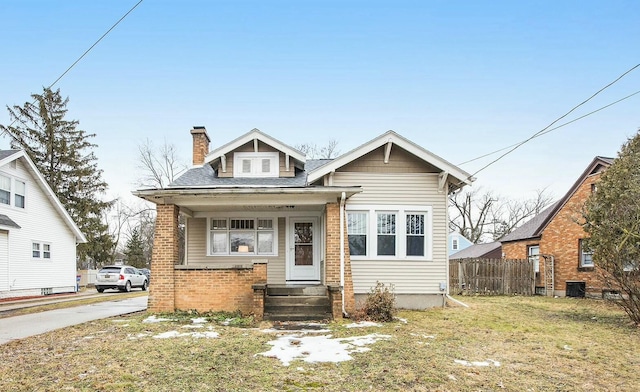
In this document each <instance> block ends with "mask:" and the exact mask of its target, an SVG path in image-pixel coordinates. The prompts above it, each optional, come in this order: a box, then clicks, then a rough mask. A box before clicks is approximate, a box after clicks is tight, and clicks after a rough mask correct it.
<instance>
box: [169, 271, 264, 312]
mask: <svg viewBox="0 0 640 392" xmlns="http://www.w3.org/2000/svg"><path fill="white" fill-rule="evenodd" d="M266 282H267V265H266V264H254V266H253V269H252V268H232V269H202V270H180V269H177V270H176V271H175V308H176V310H192V309H194V310H197V311H199V312H206V311H221V310H222V311H228V312H233V311H236V310H240V311H241V312H242V314H245V315H246V314H251V313H253V306H254V296H253V288H252V287H251V286H252V285H253V284H255V283H266Z"/></svg>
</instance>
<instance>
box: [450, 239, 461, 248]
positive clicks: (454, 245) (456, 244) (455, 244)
mask: <svg viewBox="0 0 640 392" xmlns="http://www.w3.org/2000/svg"><path fill="white" fill-rule="evenodd" d="M459 247H460V243H459V240H458V239H457V238H453V239H452V240H451V249H452V250H458V248H459Z"/></svg>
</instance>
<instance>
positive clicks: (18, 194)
mask: <svg viewBox="0 0 640 392" xmlns="http://www.w3.org/2000/svg"><path fill="white" fill-rule="evenodd" d="M15 184H16V191H15V195H14V196H13V197H14V202H13V204H14V205H15V206H16V207H19V208H24V193H25V188H26V184H25V183H24V182H22V181H18V180H16V181H15Z"/></svg>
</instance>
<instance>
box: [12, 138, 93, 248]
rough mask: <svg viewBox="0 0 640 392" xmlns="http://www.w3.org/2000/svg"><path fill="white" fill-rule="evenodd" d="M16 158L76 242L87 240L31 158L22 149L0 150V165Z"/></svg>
mask: <svg viewBox="0 0 640 392" xmlns="http://www.w3.org/2000/svg"><path fill="white" fill-rule="evenodd" d="M17 159H21V160H22V161H23V162H24V163H25V164H26V166H27V168H28V170H29V172H30V173H31V175H32V177H33V178H34V180H35V182H36V183H37V184H38V186H40V188H41V189H42V190H43V191H44V193H45V195H46V196H47V199H49V201H50V202H51V205H52V206H53V208H54V209H55V210H56V211H58V213H59V214H60V215H61V216H62V219H63V220H64V222H65V223H66V224H67V226H69V228H70V229H71V232H73V234H74V235H75V237H76V242H78V243H85V242H87V238H86V237H85V236H84V234H82V232H81V231H80V228H78V225H76V223H75V222H74V221H73V219H72V218H71V216H70V215H69V213H68V212H67V210H66V209H65V208H64V206H63V205H62V203H61V202H60V199H58V197H57V196H56V194H55V193H54V192H53V190H52V189H51V187H49V184H48V183H47V181H46V180H45V179H44V177H43V176H42V174H41V173H40V171H39V170H38V168H37V167H36V165H35V164H34V163H33V161H32V160H31V158H29V155H27V153H26V152H25V151H24V150H0V167H2V166H4V165H6V164H8V163H10V162H12V161H15V160H17Z"/></svg>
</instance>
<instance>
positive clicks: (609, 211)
mask: <svg viewBox="0 0 640 392" xmlns="http://www.w3.org/2000/svg"><path fill="white" fill-rule="evenodd" d="M585 219H586V224H585V231H586V232H587V233H588V234H589V236H590V238H589V240H588V246H589V248H590V249H591V250H592V251H593V261H594V263H595V265H596V267H597V269H598V271H599V272H600V273H601V274H602V278H603V280H604V282H605V284H606V285H607V287H609V288H610V289H613V290H615V291H617V292H619V293H620V294H621V295H619V296H613V297H611V299H612V300H614V301H615V302H616V303H617V304H618V305H620V306H621V307H622V308H623V309H624V310H625V311H626V312H627V314H628V315H629V317H630V318H631V320H632V321H633V322H634V323H636V324H638V325H640V132H638V133H637V134H636V136H635V137H634V138H632V139H630V140H629V141H628V142H627V143H626V144H625V145H624V146H622V150H621V151H620V153H619V155H618V157H617V158H616V159H615V160H614V161H613V164H612V165H611V166H610V167H609V168H608V169H607V170H606V171H605V172H604V173H603V174H602V176H601V177H600V181H599V182H598V184H597V188H596V191H595V192H593V193H592V194H591V196H590V197H589V199H588V200H587V203H586V205H585Z"/></svg>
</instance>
